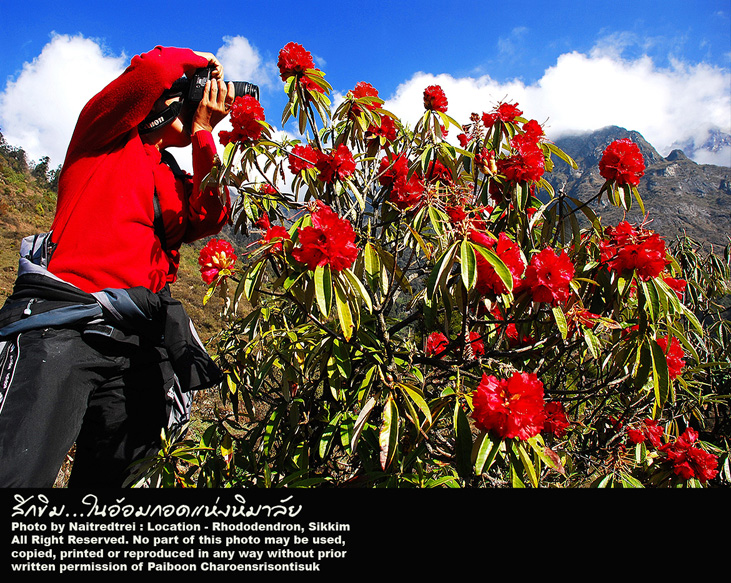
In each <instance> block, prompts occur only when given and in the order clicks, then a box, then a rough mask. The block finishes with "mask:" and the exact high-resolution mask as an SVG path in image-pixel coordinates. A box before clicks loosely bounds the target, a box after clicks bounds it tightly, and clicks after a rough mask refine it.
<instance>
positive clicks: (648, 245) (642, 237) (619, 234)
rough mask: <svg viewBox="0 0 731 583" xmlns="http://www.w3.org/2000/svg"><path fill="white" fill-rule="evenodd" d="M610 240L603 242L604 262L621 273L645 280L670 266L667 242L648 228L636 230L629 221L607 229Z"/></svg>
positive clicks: (602, 256)
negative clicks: (631, 272)
mask: <svg viewBox="0 0 731 583" xmlns="http://www.w3.org/2000/svg"><path fill="white" fill-rule="evenodd" d="M606 233H607V235H609V241H602V242H600V246H599V247H600V250H601V258H602V261H604V262H606V263H607V266H608V267H609V269H611V270H613V271H616V272H617V273H620V274H621V273H624V272H627V271H634V272H635V273H636V274H637V277H639V278H640V279H641V280H642V281H647V280H649V279H652V278H655V277H657V276H658V275H660V274H661V273H662V272H663V271H664V270H665V268H666V267H667V266H668V265H669V263H670V262H669V260H668V259H667V253H666V249H665V241H663V240H662V238H661V237H660V235H658V234H657V233H654V232H652V231H648V230H646V229H640V230H637V229H635V228H634V227H633V226H632V225H630V224H629V223H628V222H627V221H622V222H621V223H620V224H619V225H617V227H616V228H612V227H607V229H606Z"/></svg>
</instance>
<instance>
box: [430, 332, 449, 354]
mask: <svg viewBox="0 0 731 583" xmlns="http://www.w3.org/2000/svg"><path fill="white" fill-rule="evenodd" d="M448 345H449V340H447V337H446V336H445V335H444V334H442V333H441V332H432V333H431V334H429V336H427V338H426V348H425V349H424V352H425V353H426V355H427V356H438V355H440V354H441V353H442V352H444V351H445V350H446V348H447V346H448Z"/></svg>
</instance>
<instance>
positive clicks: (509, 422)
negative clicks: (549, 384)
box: [472, 372, 546, 440]
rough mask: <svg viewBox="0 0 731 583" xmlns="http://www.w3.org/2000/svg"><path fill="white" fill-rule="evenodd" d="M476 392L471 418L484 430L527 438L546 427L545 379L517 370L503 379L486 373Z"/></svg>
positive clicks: (501, 434) (502, 435) (507, 436)
mask: <svg viewBox="0 0 731 583" xmlns="http://www.w3.org/2000/svg"><path fill="white" fill-rule="evenodd" d="M473 395H474V396H473V399H472V403H473V406H474V410H473V412H472V418H473V419H474V420H475V425H477V427H478V428H479V429H482V430H483V431H491V432H494V433H495V434H496V435H498V436H499V437H501V438H518V439H523V440H526V439H530V438H531V437H533V436H535V435H537V434H538V433H540V432H541V430H542V429H543V425H544V422H545V419H546V412H545V408H544V403H543V383H542V382H541V381H539V380H538V377H537V376H536V375H535V374H533V373H520V372H516V373H515V374H514V375H513V376H512V377H511V378H509V379H500V380H498V379H497V378H496V377H494V376H488V375H487V374H483V375H482V381H481V382H480V384H479V385H478V386H477V389H476V390H475V392H474V393H473Z"/></svg>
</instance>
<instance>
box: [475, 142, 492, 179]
mask: <svg viewBox="0 0 731 583" xmlns="http://www.w3.org/2000/svg"><path fill="white" fill-rule="evenodd" d="M475 167H476V168H477V169H478V170H479V171H480V172H482V173H483V174H485V175H488V176H492V175H494V174H496V173H497V163H496V162H495V152H493V151H492V150H488V149H487V148H482V149H481V150H480V151H479V152H475Z"/></svg>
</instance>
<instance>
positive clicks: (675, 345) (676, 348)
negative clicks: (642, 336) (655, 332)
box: [657, 336, 685, 379]
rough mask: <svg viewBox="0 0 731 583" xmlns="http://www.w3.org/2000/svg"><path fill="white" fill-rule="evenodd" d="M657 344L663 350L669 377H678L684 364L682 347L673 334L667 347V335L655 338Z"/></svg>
mask: <svg viewBox="0 0 731 583" xmlns="http://www.w3.org/2000/svg"><path fill="white" fill-rule="evenodd" d="M657 344H658V346H660V348H662V349H663V352H665V360H667V362H668V373H669V374H670V378H671V379H675V378H678V377H679V376H680V373H681V372H682V370H683V367H684V366H685V360H684V357H685V352H683V347H682V346H680V342H679V341H678V339H677V338H676V337H675V336H673V337H672V339H671V340H670V348H668V337H667V336H663V337H661V338H658V339H657Z"/></svg>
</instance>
